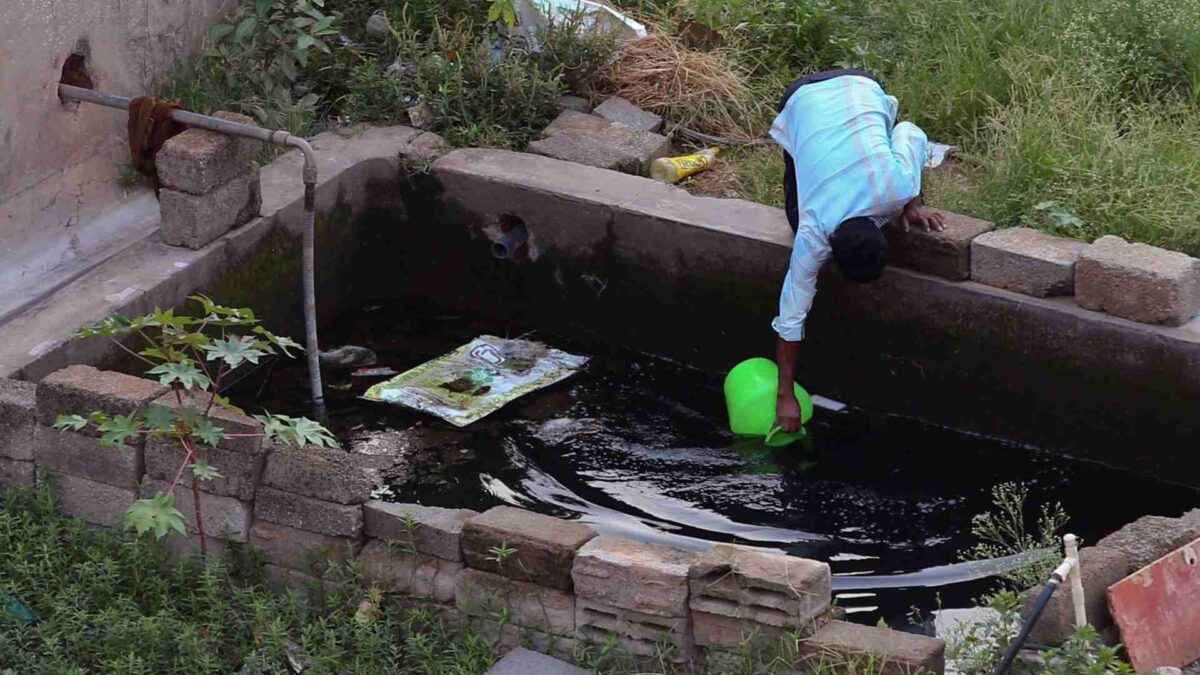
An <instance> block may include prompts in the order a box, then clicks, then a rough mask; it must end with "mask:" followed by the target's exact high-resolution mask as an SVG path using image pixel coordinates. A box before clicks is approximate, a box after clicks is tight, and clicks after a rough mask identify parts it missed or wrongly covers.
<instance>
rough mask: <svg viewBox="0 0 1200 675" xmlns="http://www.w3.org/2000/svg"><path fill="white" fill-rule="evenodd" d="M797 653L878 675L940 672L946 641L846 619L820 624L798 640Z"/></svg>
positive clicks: (845, 669)
mask: <svg viewBox="0 0 1200 675" xmlns="http://www.w3.org/2000/svg"><path fill="white" fill-rule="evenodd" d="M800 653H801V655H802V656H803V657H805V658H807V659H811V660H813V661H822V660H823V661H824V662H825V663H836V664H837V670H836V671H835V672H838V673H859V672H863V669H864V668H870V672H872V673H880V674H881V675H918V674H920V673H924V674H926V675H941V673H944V672H945V670H946V656H945V653H946V643H945V642H942V641H941V640H938V639H936V638H931V637H926V636H924V635H915V634H913V633H902V632H900V631H896V630H891V629H888V628H878V627H876V626H864V625H862V624H857V623H849V622H846V621H830V622H829V623H827V624H825V625H824V626H822V627H821V629H820V630H818V631H817V632H816V633H814V634H813V635H812V636H811V637H809V638H808V639H807V640H805V641H803V642H801V643H800Z"/></svg>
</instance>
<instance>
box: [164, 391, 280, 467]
mask: <svg viewBox="0 0 1200 675" xmlns="http://www.w3.org/2000/svg"><path fill="white" fill-rule="evenodd" d="M208 398H209V397H208V396H206V395H204V394H201V393H193V394H183V396H182V403H181V402H180V398H179V397H177V396H176V395H175V393H174V392H171V393H168V394H166V395H164V396H160V397H159V398H158V399H157V400H155V401H154V403H153V405H161V406H163V407H165V408H170V409H171V410H179V409H181V408H182V409H186V408H189V407H190V408H193V409H195V410H198V411H200V412H204V410H205V409H208ZM208 420H209V421H210V422H212V423H213V425H215V426H216V427H217V428H219V429H221V430H222V431H224V432H225V433H226V434H230V435H231V436H230V437H228V438H223V439H221V441H220V442H219V443H217V447H218V448H220V449H222V450H227V451H231V452H237V453H241V454H244V455H258V454H261V453H262V451H263V448H264V445H263V438H262V433H263V428H262V424H260V423H259V421H258V420H256V419H254V418H253V417H248V416H246V415H242V414H240V413H236V412H234V411H232V410H226V409H225V408H222V407H221V406H219V405H213V406H212V408H211V409H209V411H208Z"/></svg>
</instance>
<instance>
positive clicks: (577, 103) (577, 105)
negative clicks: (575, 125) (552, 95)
mask: <svg viewBox="0 0 1200 675" xmlns="http://www.w3.org/2000/svg"><path fill="white" fill-rule="evenodd" d="M554 107H555V108H556V109H557V110H558V112H560V113H561V112H562V111H564V110H574V111H575V112H577V113H583V114H585V115H586V114H588V113H590V112H592V104H591V102H590V101H588V100H587V99H586V98H584V97H582V96H559V97H558V100H557V101H555V102H554Z"/></svg>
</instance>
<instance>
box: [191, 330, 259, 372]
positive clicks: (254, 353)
mask: <svg viewBox="0 0 1200 675" xmlns="http://www.w3.org/2000/svg"><path fill="white" fill-rule="evenodd" d="M254 345H255V340H254V338H252V337H249V336H247V335H232V336H230V337H228V338H226V339H224V340H213V342H212V344H210V345H205V346H204V351H205V352H206V353H207V354H208V356H206V357H205V358H207V359H208V360H209V361H216V360H217V359H220V360H222V361H224V362H225V364H226V365H228V366H229V367H230V368H237V367H238V366H240V365H242V363H244V362H246V361H249V362H250V363H258V360H259V358H261V357H263V356H266V354H267V353H266V352H264V351H263V350H261V349H255V347H254Z"/></svg>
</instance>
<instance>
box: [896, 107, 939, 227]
mask: <svg viewBox="0 0 1200 675" xmlns="http://www.w3.org/2000/svg"><path fill="white" fill-rule="evenodd" d="M928 146H929V140H928V139H927V138H926V136H925V132H924V131H922V130H921V128H920V127H918V126H917V125H915V124H913V123H912V122H901V123H899V124H897V125H896V126H895V128H894V129H892V152H893V153H894V154H895V157H896V163H897V164H899V166H900V170H901V171H900V172H901V174H902V175H903V176H904V180H905V181H906V183H907V185H906V186H905V189H906V190H907V191H908V194H910V195H916V196H915V197H913V198H912V199H910V200H909V201H908V203H906V204H905V205H904V208H903V210H901V211H900V214H899V216H897V217H896V224H897V225H899V227H900V229H902V230H904V231H905V232H908V231H909V230H910V229H911V228H912V227H914V226H916V227H919V228H921V229H923V230H925V231H926V232H929V231H930V230H933V231H935V232H941V231H942V230H944V229H946V220H945V218H944V217H943V216H942V214H940V213H934V212H933V211H930V210H929V209H927V208H925V200H924V199H923V198H922V196H921V172H922V170H923V169H924V168H925V155H926V153H927V152H928Z"/></svg>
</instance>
